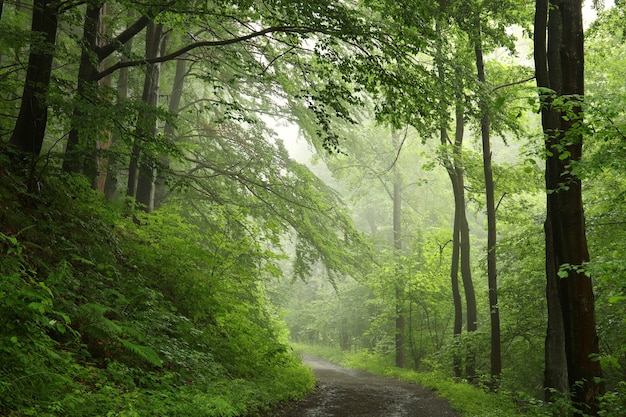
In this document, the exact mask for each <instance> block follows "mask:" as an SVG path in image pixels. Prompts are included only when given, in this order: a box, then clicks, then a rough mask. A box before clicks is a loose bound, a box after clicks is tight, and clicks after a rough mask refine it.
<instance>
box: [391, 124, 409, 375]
mask: <svg viewBox="0 0 626 417" xmlns="http://www.w3.org/2000/svg"><path fill="white" fill-rule="evenodd" d="M392 137H393V142H394V145H395V148H396V152H400V140H399V137H398V134H397V132H396V131H393V132H392ZM393 246H394V248H395V249H396V253H397V254H398V256H399V255H400V254H401V253H402V177H401V175H400V171H399V169H398V167H397V166H395V165H394V180H393ZM403 281H404V277H403V276H402V275H400V276H397V277H396V283H395V302H396V320H395V325H396V337H395V342H396V366H397V367H398V368H405V367H406V354H405V349H404V345H405V322H404V282H403Z"/></svg>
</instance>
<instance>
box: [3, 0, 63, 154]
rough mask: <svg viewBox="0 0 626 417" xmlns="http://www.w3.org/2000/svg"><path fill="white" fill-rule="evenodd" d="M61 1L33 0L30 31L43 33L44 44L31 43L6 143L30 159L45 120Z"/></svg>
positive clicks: (36, 151)
mask: <svg viewBox="0 0 626 417" xmlns="http://www.w3.org/2000/svg"><path fill="white" fill-rule="evenodd" d="M59 7H60V2H59V1H58V0H34V2H33V14H32V24H31V32H32V33H33V34H36V33H41V34H42V35H43V39H44V44H43V45H39V46H38V45H33V44H31V48H30V53H29V55H28V68H27V70H26V80H25V82H24V92H23V94H22V102H21V104H20V112H19V115H18V117H17V121H16V123H15V128H14V129H13V133H12V134H11V138H10V140H9V144H10V145H11V147H12V148H13V150H15V151H17V152H18V153H21V154H24V155H26V156H29V157H30V158H31V159H32V158H36V157H37V156H39V153H40V152H41V148H42V146H43V139H44V135H45V133H46V125H47V123H48V103H47V96H48V90H49V87H50V76H51V74H52V62H53V55H54V49H55V44H56V34H57V27H58V19H59Z"/></svg>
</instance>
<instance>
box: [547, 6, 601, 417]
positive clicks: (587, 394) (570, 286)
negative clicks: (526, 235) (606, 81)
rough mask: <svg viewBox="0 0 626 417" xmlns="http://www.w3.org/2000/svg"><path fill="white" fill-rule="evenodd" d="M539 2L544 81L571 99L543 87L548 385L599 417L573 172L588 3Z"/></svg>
mask: <svg viewBox="0 0 626 417" xmlns="http://www.w3.org/2000/svg"><path fill="white" fill-rule="evenodd" d="M536 6H537V9H536V15H535V65H536V75H537V85H538V86H539V87H542V88H544V89H551V90H552V91H553V92H554V94H555V95H556V96H559V97H561V98H562V99H563V102H564V103H565V106H563V107H558V108H557V107H556V106H555V105H554V102H553V100H552V95H551V94H552V92H549V91H548V90H542V91H540V93H541V94H540V99H541V103H542V124H543V129H544V135H545V138H546V141H545V150H546V155H547V156H546V173H545V179H546V191H547V213H546V222H545V234H546V278H547V285H546V296H547V299H548V314H549V318H548V331H547V336H546V371H545V372H546V374H545V382H544V383H545V386H546V388H548V389H556V390H558V391H561V390H563V391H565V390H568V389H569V390H570V391H571V397H572V401H573V402H574V405H575V406H576V407H577V408H579V410H580V411H582V412H584V413H586V414H588V415H598V411H599V410H598V401H599V396H600V395H601V394H602V393H603V392H604V386H603V384H602V383H599V382H597V381H598V378H600V377H601V376H602V371H601V368H600V363H599V362H598V361H596V360H594V355H597V354H598V353H599V349H598V337H597V331H596V324H595V311H594V298H593V287H592V282H591V278H590V277H589V276H588V275H587V274H586V273H585V270H584V264H585V263H586V262H588V261H589V253H588V248H587V239H586V235H585V218H584V210H583V204H582V190H581V181H580V178H578V177H577V176H576V175H575V173H574V172H572V168H573V164H576V162H577V161H579V160H580V158H581V156H582V143H583V137H582V133H581V130H580V129H579V128H580V123H581V122H582V118H583V114H582V106H581V101H582V99H583V95H584V49H583V26H582V4H581V1H580V0H555V1H552V2H550V3H549V4H548V1H547V0H538V1H537V4H536ZM548 8H549V13H548ZM546 22H547V23H546ZM546 28H547V36H548V39H547V41H546ZM565 113H567V117H566V118H564V117H563V116H564V115H565ZM561 356H562V357H561ZM550 360H554V361H555V363H556V364H557V365H555V363H550V362H549V361H550Z"/></svg>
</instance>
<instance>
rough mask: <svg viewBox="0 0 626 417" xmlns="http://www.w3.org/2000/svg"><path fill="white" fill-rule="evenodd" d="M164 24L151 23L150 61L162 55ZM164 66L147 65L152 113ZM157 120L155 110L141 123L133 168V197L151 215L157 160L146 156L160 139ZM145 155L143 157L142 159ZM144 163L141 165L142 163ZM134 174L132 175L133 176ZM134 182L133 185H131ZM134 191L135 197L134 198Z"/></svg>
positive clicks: (148, 38)
mask: <svg viewBox="0 0 626 417" xmlns="http://www.w3.org/2000/svg"><path fill="white" fill-rule="evenodd" d="M162 33H163V25H162V24H154V23H150V24H149V25H148V28H147V31H146V58H147V59H150V58H156V57H158V56H159V54H160V47H161V35H162ZM160 75H161V64H159V63H157V64H146V77H145V80H144V87H143V94H142V100H143V101H144V103H145V104H146V105H147V107H148V108H150V109H156V107H157V105H158V101H159V79H160ZM156 133H157V120H156V115H155V114H154V112H153V111H152V110H149V109H146V111H145V114H144V115H142V116H140V118H139V120H138V121H137V134H136V137H135V143H134V145H133V151H132V155H131V164H130V166H129V182H128V192H129V195H132V196H134V197H135V200H136V201H137V203H139V205H140V208H141V209H142V210H144V211H146V212H150V211H152V210H153V208H154V178H155V164H154V156H153V155H150V154H149V153H147V152H146V149H145V146H146V145H147V142H148V141H150V140H151V139H152V138H154V137H155V136H156ZM142 153H143V157H141V156H142V155H141V154H142ZM140 160H141V163H139V161H140ZM131 173H132V175H131ZM131 181H132V182H131ZM131 191H132V194H131Z"/></svg>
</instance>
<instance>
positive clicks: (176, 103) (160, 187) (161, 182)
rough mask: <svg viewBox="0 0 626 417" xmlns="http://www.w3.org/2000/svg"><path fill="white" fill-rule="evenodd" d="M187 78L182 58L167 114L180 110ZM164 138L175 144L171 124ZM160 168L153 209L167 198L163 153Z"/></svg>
mask: <svg viewBox="0 0 626 417" xmlns="http://www.w3.org/2000/svg"><path fill="white" fill-rule="evenodd" d="M186 76H187V63H186V61H185V58H184V57H182V58H180V59H178V60H177V61H176V73H175V74H174V85H173V86H172V94H171V95H170V102H169V108H168V110H169V113H170V114H171V115H175V116H176V115H178V112H179V110H180V102H181V99H182V96H183V86H184V84H185V77H186ZM163 131H164V133H165V138H166V139H167V140H168V141H170V142H171V143H174V142H176V134H175V131H174V126H173V125H172V124H171V123H166V124H165V127H164V128H163ZM160 162H161V166H160V169H159V172H158V175H157V178H156V182H155V192H154V207H155V209H156V208H159V207H160V206H161V204H163V202H164V201H165V198H166V197H167V194H168V190H167V183H166V175H167V171H168V170H169V167H170V160H169V155H168V154H167V153H163V155H162V156H161V161H160Z"/></svg>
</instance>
